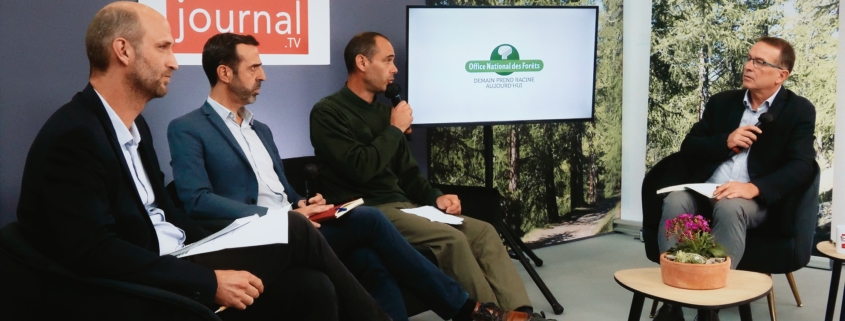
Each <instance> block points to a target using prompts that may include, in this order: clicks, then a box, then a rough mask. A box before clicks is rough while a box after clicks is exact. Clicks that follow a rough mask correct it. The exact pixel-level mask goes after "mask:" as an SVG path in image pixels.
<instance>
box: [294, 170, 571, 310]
mask: <svg viewBox="0 0 845 321" xmlns="http://www.w3.org/2000/svg"><path fill="white" fill-rule="evenodd" d="M318 162H319V160H318V159H317V158H316V157H314V156H306V157H297V158H288V159H283V160H282V163H283V166H284V167H285V177H287V179H288V182H289V183H290V184H291V186H292V187H293V188H294V189H295V190H296V191H297V192H299V193H300V194H301V195H305V191H306V187H308V188H313V189H317V190H319V188H320V187H319V180H316V181H314V180H312V181H311V182H310V183H306V182H308V181H309V180H308V179H306V178H307V176H308V175H310V174H309V173H306V171H305V170H304V168H305V166H308V165H309V164H317V163H318ZM308 184H311V185H317V186H313V187H312V186H307V185H308ZM434 187H436V188H438V189H440V190H441V191H442V192H443V193H446V194H455V195H458V197H459V198H460V199H461V207H462V209H463V215H466V216H469V217H472V218H475V219H479V220H482V221H485V222H488V223H490V224H491V225H493V226H494V227H495V228H496V230H497V231H498V232H499V234H500V235H501V236H502V238H503V239H504V241H505V244H507V245H508V247H510V248H511V250H512V252H513V253H514V255H515V256H516V258H517V259H518V260H519V262H520V263H522V266H523V267H525V270H526V271H527V272H528V274H529V275H530V276H531V279H532V280H534V283H535V284H537V287H538V288H540V291H541V292H542V293H543V295H544V296H545V297H546V300H548V301H549V304H551V306H552V310H553V311H554V312H555V314H561V313H563V306H561V305H560V303H558V302H557V299H555V297H554V295H553V294H552V293H551V291H549V288H548V287H547V286H546V283H545V282H544V281H543V279H542V278H540V275H539V274H537V271H535V270H534V267H533V266H531V263H530V262H529V261H528V259H527V258H526V257H525V255H528V256H529V257H530V258H531V259H532V260H533V261H534V263H535V264H536V265H537V266H542V265H543V260H541V259H540V258H539V257H537V255H535V254H534V252H533V251H531V249H529V248H528V246H526V245H525V243H523V242H522V240H520V239H519V237H517V236H516V234H515V233H514V232H513V231H512V230H511V229H510V228H509V227H508V226H507V224H505V221H504V215H503V214H502V207H501V203H502V196H501V194H499V191H497V190H495V189H492V188H485V187H476V186H453V185H438V184H434ZM415 248H416V249H417V251H420V253H422V254H423V255H424V256H426V257H427V258H428V259H429V260H430V261H432V262H434V263H435V264H437V259H436V258H435V257H434V253H432V252H431V250H430V249H428V248H425V247H420V246H417V247H415ZM523 253H524V254H525V255H524V254H523ZM406 298H408V297H406ZM413 300H414V299H411V300H406V301H413ZM406 304H408V302H406ZM409 311H410V308H409ZM423 311H424V310H423ZM419 312H422V311H419ZM409 315H413V314H410V313H409Z"/></svg>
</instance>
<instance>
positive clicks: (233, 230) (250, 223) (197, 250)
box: [170, 212, 288, 257]
mask: <svg viewBox="0 0 845 321" xmlns="http://www.w3.org/2000/svg"><path fill="white" fill-rule="evenodd" d="M287 242H288V213H287V212H282V213H274V214H267V215H264V216H261V217H259V216H258V214H255V215H252V216H247V217H242V218H239V219H237V220H235V221H234V222H232V224H230V225H229V226H227V227H226V228H224V229H222V230H220V231H218V232H217V233H214V234H212V235H210V236H208V237H206V238H204V239H202V240H199V241H197V242H194V243H192V244H190V245H187V246H185V247H183V248H182V249H180V250H178V251H175V252H173V253H170V255H173V256H176V257H186V256H191V255H197V254H202V253H209V252H215V251H220V250H224V249H233V248H239V247H250V246H259V245H267V244H276V243H282V244H286V243H287Z"/></svg>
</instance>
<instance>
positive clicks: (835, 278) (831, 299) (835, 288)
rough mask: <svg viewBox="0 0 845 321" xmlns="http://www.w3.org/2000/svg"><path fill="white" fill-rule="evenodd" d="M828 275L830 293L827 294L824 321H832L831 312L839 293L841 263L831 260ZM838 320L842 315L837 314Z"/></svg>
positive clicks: (834, 307)
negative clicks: (831, 264)
mask: <svg viewBox="0 0 845 321" xmlns="http://www.w3.org/2000/svg"><path fill="white" fill-rule="evenodd" d="M830 270H831V275H830V292H828V294H827V310H826V311H825V313H824V321H832V320H833V312H834V310H835V309H836V295H837V294H838V293H839V277H840V276H841V275H842V261H839V260H833V266H832V267H831V269H830ZM839 315H840V319H841V318H842V313H840V314H839Z"/></svg>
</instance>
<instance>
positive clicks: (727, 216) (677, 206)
mask: <svg viewBox="0 0 845 321" xmlns="http://www.w3.org/2000/svg"><path fill="white" fill-rule="evenodd" d="M714 201H715V199H708V198H706V197H704V196H701V195H699V194H698V193H695V192H688V191H676V192H672V193H669V195H668V196H666V198H665V199H664V200H663V216H662V217H661V218H660V227H659V230H658V235H657V244H658V245H659V247H660V252H661V253H662V252H666V251H667V250H669V248H671V247H672V246H673V245H675V243H677V242H678V240H677V238H675V237H672V238H671V239H667V238H666V221H668V220H670V219H673V218H676V217H678V216H680V215H681V214H700V215H703V216H704V217H705V218H707V219H709V220H710V222H711V223H710V229H711V234H713V238H714V239H715V240H716V242H717V243H719V244H722V246H724V247H725V250H726V251H727V253H728V257H730V258H731V268H732V269H736V266H737V264H739V261H740V260H741V259H742V255H743V253H745V231H746V230H747V229H749V228H754V227H757V226H759V225H760V224H761V223H763V221H764V220H765V219H766V208H764V207H762V206H760V204H758V203H757V202H755V201H753V200H748V199H744V198H734V199H727V198H725V199H722V200H720V201H716V202H714Z"/></svg>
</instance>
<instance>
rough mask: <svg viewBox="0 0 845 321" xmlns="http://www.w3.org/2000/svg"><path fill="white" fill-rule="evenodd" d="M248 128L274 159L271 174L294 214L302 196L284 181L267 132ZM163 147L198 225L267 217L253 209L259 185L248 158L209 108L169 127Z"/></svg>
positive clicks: (255, 125)
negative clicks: (167, 146)
mask: <svg viewBox="0 0 845 321" xmlns="http://www.w3.org/2000/svg"><path fill="white" fill-rule="evenodd" d="M252 128H253V129H254V130H255V133H256V134H257V135H258V138H259V139H261V142H262V143H263V144H264V147H265V148H267V152H268V153H269V154H270V157H271V158H272V159H273V169H274V170H275V171H276V174H277V175H279V179H280V180H281V182H282V186H284V188H285V193H286V194H287V198H288V201H289V202H291V204H293V206H294V208H296V206H297V203H298V202H299V200H301V199H302V196H300V195H299V194H297V193H296V192H295V191H294V190H293V187H291V185H290V184H289V183H288V181H287V179H286V178H285V171H284V168H283V167H282V162H281V159H280V158H279V150H278V149H277V148H276V144H275V142H273V134H272V133H271V132H270V128H269V127H267V125H265V124H263V123H261V122H259V121H257V120H253V122H252ZM167 141H168V142H169V143H170V157H171V161H170V166H171V167H172V168H173V180H174V183H175V184H176V190H177V192H178V194H179V199H180V200H181V201H182V203H184V204H185V211H186V212H188V215H190V216H191V217H194V218H200V219H237V218H240V217H244V216H249V215H252V214H260V215H264V214H265V213H267V208H266V207H261V206H257V205H255V204H256V201H257V199H258V180H257V179H256V177H255V174H254V172H253V170H252V167H251V166H250V165H249V161H247V159H246V155H245V154H244V152H243V150H242V149H241V146H240V145H238V142H237V141H236V140H235V137H234V136H232V132H231V131H230V130H229V128H228V127H226V124H225V123H224V122H223V119H222V118H220V115H219V114H217V112H216V111H215V110H214V108H212V107H211V105H209V104H208V102H206V103H205V104H203V105H202V107H200V108H199V109H196V110H194V111H192V112H190V113H188V114H186V115H184V116H182V117H179V118H177V119H174V120H173V121H171V122H170V125H169V126H168V127H167Z"/></svg>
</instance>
